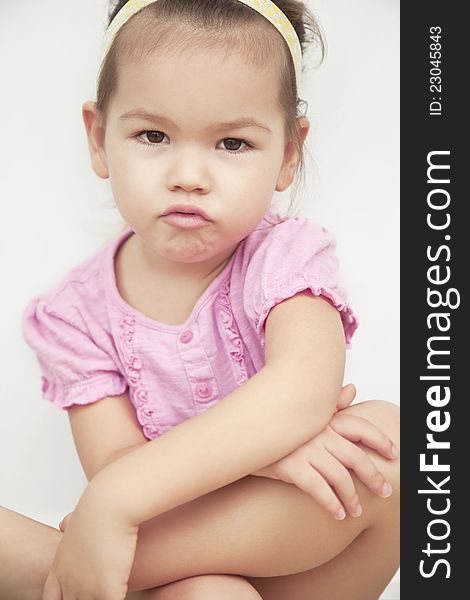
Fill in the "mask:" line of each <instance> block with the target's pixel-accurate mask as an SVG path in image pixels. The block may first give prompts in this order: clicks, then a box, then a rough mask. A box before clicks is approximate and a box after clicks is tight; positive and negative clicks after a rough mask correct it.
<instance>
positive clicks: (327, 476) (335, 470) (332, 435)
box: [252, 410, 397, 519]
mask: <svg viewBox="0 0 470 600" xmlns="http://www.w3.org/2000/svg"><path fill="white" fill-rule="evenodd" d="M354 442H361V443H362V444H364V445H365V446H368V447H369V448H372V449H374V450H376V451H377V452H379V453H380V454H382V455H383V456H384V457H385V458H388V459H393V458H396V457H397V450H396V448H395V446H394V445H393V443H392V441H391V440H390V439H389V438H388V437H387V436H386V435H385V434H384V433H383V432H382V431H380V429H379V428H378V427H376V426H375V425H374V424H373V423H371V422H370V421H367V420H366V419H363V418H362V417H356V416H354V415H347V414H344V413H343V414H342V413H341V410H340V411H338V412H337V413H336V414H335V415H334V416H333V418H332V420H331V421H330V423H329V424H328V426H327V427H326V428H325V429H324V430H323V431H322V432H321V433H319V434H318V435H317V436H316V437H314V438H313V439H312V440H309V441H308V442H306V443H305V444H303V445H302V446H300V447H299V448H297V449H296V450H294V451H293V452H291V453H290V454H288V455H287V456H285V457H284V458H281V459H280V460H278V461H276V462H275V463H273V464H272V465H269V466H267V467H264V468H262V469H260V470H259V471H256V472H255V473H252V475H255V476H259V477H269V478H271V479H279V480H281V481H284V482H286V483H291V484H294V485H296V486H297V487H298V488H299V489H301V490H302V491H304V492H306V493H307V494H310V495H311V496H312V497H313V498H314V499H315V500H316V501H317V502H318V503H319V504H320V505H321V506H323V507H324V508H326V510H327V511H328V512H329V513H331V515H332V516H334V517H335V518H336V519H343V518H344V517H345V516H346V513H345V509H346V510H347V512H349V514H350V515H351V516H355V517H358V516H360V514H361V513H362V508H361V505H360V502H359V498H358V496H357V493H356V489H355V486H354V481H353V479H352V477H351V473H350V472H349V471H348V469H351V470H352V471H354V472H355V474H356V475H357V477H358V478H359V479H360V480H361V481H362V482H363V483H364V484H365V485H366V486H367V487H368V488H369V489H370V490H371V492H373V493H375V494H377V495H379V496H381V497H383V498H386V497H388V496H389V495H390V494H391V486H390V484H388V483H387V482H386V481H385V479H384V477H383V475H382V474H381V473H380V472H379V470H378V469H377V467H376V466H375V465H374V463H373V462H372V460H371V459H370V458H369V456H368V455H367V454H366V452H364V451H363V450H362V449H361V448H360V447H359V446H357V445H356V444H355V443H354ZM387 486H389V487H387Z"/></svg>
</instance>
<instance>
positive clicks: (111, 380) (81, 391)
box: [41, 373, 127, 409]
mask: <svg viewBox="0 0 470 600" xmlns="http://www.w3.org/2000/svg"><path fill="white" fill-rule="evenodd" d="M126 388H127V384H126V382H125V381H124V379H123V377H121V375H117V374H114V373H107V374H106V375H103V376H98V377H95V378H93V379H86V380H84V381H79V382H78V383H75V384H73V385H68V386H66V385H62V384H61V383H57V382H52V381H49V379H47V377H45V376H44V375H43V376H41V391H42V397H43V398H44V399H45V400H49V401H50V402H52V404H54V405H55V406H57V407H58V408H63V409H67V408H70V407H71V406H72V405H74V404H78V405H85V404H90V403H91V402H96V401H98V400H101V398H106V397H107V396H118V395H120V394H123V393H124V392H125V391H126Z"/></svg>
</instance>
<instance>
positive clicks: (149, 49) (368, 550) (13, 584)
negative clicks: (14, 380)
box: [0, 0, 399, 600]
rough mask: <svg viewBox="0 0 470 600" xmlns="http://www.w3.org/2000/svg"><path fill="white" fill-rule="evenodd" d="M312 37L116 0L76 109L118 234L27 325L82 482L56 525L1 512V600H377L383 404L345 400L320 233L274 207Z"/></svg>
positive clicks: (386, 439)
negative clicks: (93, 77)
mask: <svg viewBox="0 0 470 600" xmlns="http://www.w3.org/2000/svg"><path fill="white" fill-rule="evenodd" d="M309 31H310V32H311V33H314V34H316V32H317V31H318V30H317V26H316V23H315V21H314V20H313V17H312V15H311V14H310V13H309V12H308V10H307V9H306V7H305V6H304V4H303V3H302V2H299V1H297V0H282V1H281V0H279V1H278V2H276V3H273V2H271V1H269V0H158V1H151V0H140V1H136V0H131V1H130V2H127V3H126V2H124V1H121V2H119V3H117V4H116V6H113V7H112V11H111V15H110V26H109V30H108V36H107V43H106V45H105V51H104V56H103V61H102V65H101V69H100V75H99V85H98V98H97V102H96V103H94V102H87V103H85V105H84V106H83V117H84V122H85V126H86V132H87V136H88V143H89V149H90V155H91V160H92V166H93V169H94V171H95V173H96V174H97V175H98V176H99V177H101V178H103V179H107V178H109V179H110V181H111V186H112V190H113V195H114V198H115V201H116V205H117V207H118V210H119V212H120V213H121V215H122V216H123V218H124V220H125V221H126V229H125V231H123V232H121V233H120V234H119V236H117V237H116V239H114V240H112V242H111V243H109V244H107V245H106V246H105V247H104V248H103V249H102V250H101V251H99V252H98V253H96V254H95V255H94V256H92V257H90V258H88V259H87V260H86V261H84V262H82V263H81V264H79V265H77V266H76V267H75V268H73V269H71V270H70V271H69V272H68V273H67V274H66V275H65V277H64V278H63V279H62V280H61V281H60V282H59V284H58V285H57V286H55V287H54V289H52V290H50V291H49V292H48V293H45V294H43V295H41V296H39V297H37V298H34V299H33V300H31V302H30V303H29V304H28V306H27V308H26V310H25V313H24V321H23V333H24V336H25V339H26V341H27V342H28V343H29V344H30V346H31V347H32V348H33V349H34V351H35V352H36V354H37V357H38V360H39V363H40V366H41V368H42V371H43V387H42V390H43V394H44V397H45V398H46V399H48V400H50V401H51V402H53V403H54V404H55V405H56V406H58V407H60V408H63V409H66V410H67V411H68V415H69V418H70V423H71V428H72V432H73V437H74V441H75V445H76V447H77V452H78V454H79V457H80V460H81V463H82V465H83V469H84V471H85V473H86V475H87V478H88V480H89V484H88V486H87V487H86V489H85V491H84V493H83V494H82V496H81V498H80V500H79V502H78V503H77V506H76V508H75V510H74V512H73V513H72V514H71V515H68V516H67V518H66V519H64V520H63V522H62V523H61V526H60V529H61V530H60V531H58V530H54V529H53V528H50V527H48V526H46V525H42V524H40V523H38V522H36V521H33V520H31V519H28V518H27V517H23V516H22V515H19V514H17V513H14V512H12V511H8V510H6V509H1V510H0V524H1V529H2V546H3V549H2V551H1V552H2V556H1V557H2V562H1V563H0V598H8V599H9V600H14V599H15V598H22V599H23V600H29V599H30V598H31V599H35V600H36V599H42V600H61V599H63V600H72V599H78V600H88V599H91V598H95V599H99V600H108V599H109V600H118V599H119V600H122V599H124V598H126V597H127V598H135V599H137V598H145V599H159V600H166V599H170V598H184V599H189V600H191V599H196V598H205V599H207V598H224V599H227V600H231V599H235V598H236V599H239V598H240V599H241V598H260V597H262V598H264V599H267V600H280V599H283V600H285V599H288V600H303V599H305V600H306V599H312V598H321V599H324V598H328V599H329V600H339V599H341V600H345V599H347V600H359V599H361V600H368V599H377V598H378V597H379V595H380V594H381V592H382V590H383V589H384V588H385V586H386V584H387V583H388V581H389V580H390V579H391V577H392V576H393V574H394V572H395V571H396V569H397V567H398V512H399V495H398V483H399V475H398V460H397V449H396V445H398V416H397V407H396V406H395V405H392V404H389V403H386V402H379V401H370V402H362V403H358V404H355V405H353V406H350V404H351V402H352V400H353V398H354V389H353V388H352V387H351V386H346V387H345V388H342V381H343V372H344V354H345V352H344V350H345V346H346V345H347V344H348V343H349V341H350V339H351V336H352V335H353V333H354V331H355V329H356V327H357V320H356V316H355V314H354V313H353V311H352V309H351V308H350V306H349V305H348V303H347V299H346V296H345V293H344V292H343V290H342V289H341V287H340V286H339V282H338V276H337V260H336V258H335V254H334V249H335V241H334V238H333V236H332V235H331V234H330V233H329V232H328V231H326V230H325V229H324V228H322V227H320V226H319V225H316V224H314V223H312V222H311V221H309V220H308V219H306V218H298V217H292V216H290V217H281V216H279V215H278V214H276V213H275V212H273V211H272V210H271V202H272V197H273V193H274V191H284V190H286V189H287V188H289V187H290V185H291V184H292V182H293V181H294V178H295V175H296V172H297V170H298V168H299V167H301V166H302V152H303V150H302V148H303V143H304V141H305V138H306V136H307V134H308V130H309V121H308V119H307V118H306V117H305V116H304V115H302V113H301V111H300V110H299V109H300V108H301V106H302V102H301V101H300V98H299V89H300V77H301V72H302V52H303V50H305V48H306V45H307V42H308V41H309V39H308V32H309ZM392 489H393V493H392ZM26 547H27V548H28V551H27V552H26V551H25V548H26ZM126 594H127V596H126Z"/></svg>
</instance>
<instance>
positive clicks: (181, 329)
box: [22, 211, 357, 440]
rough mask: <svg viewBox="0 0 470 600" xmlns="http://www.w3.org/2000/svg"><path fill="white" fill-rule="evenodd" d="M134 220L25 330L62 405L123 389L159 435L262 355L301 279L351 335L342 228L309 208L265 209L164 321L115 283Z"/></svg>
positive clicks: (46, 388)
mask: <svg viewBox="0 0 470 600" xmlns="http://www.w3.org/2000/svg"><path fill="white" fill-rule="evenodd" d="M132 233H133V231H132V230H131V229H127V230H126V231H125V232H124V233H122V234H121V235H120V236H119V237H118V238H117V239H115V240H113V241H112V242H110V243H109V244H107V245H105V246H104V247H103V248H102V249H101V250H100V251H99V252H97V253H95V254H94V255H93V256H91V257H90V258H88V259H87V260H85V261H83V262H82V263H80V264H79V265H77V266H76V267H74V268H72V269H71V270H70V271H69V272H68V273H67V274H66V275H65V276H64V277H63V278H62V279H61V280H60V281H59V283H58V284H57V285H56V286H55V287H54V288H53V289H52V290H50V291H49V292H47V293H44V294H41V295H40V296H37V297H35V298H33V299H32V300H31V301H30V302H29V303H28V305H27V307H26V309H25V312H24V315H23V321H22V327H23V336H24V338H25V340H26V342H27V343H28V344H29V346H30V347H31V348H32V349H33V350H34V351H35V353H36V355H37V358H38V361H39V365H40V368H41V370H42V375H43V376H42V395H43V397H44V398H45V399H46V400H49V401H51V402H52V403H53V404H55V405H56V406H57V407H59V408H63V409H67V408H68V407H70V406H71V405H73V404H89V403H91V402H96V401H98V400H100V399H102V398H105V397H106V396H115V395H119V394H122V393H124V392H125V391H126V390H127V389H128V391H129V397H130V399H131V401H132V404H133V405H134V407H135V410H136V414H137V418H138V421H139V423H140V425H141V427H142V431H143V433H144V434H145V436H146V437H147V438H148V439H150V440H152V439H154V438H156V437H158V436H159V435H162V434H163V433H164V432H165V431H167V430H169V429H171V428H172V427H174V426H175V425H177V424H178V423H181V422H182V421H184V420H186V419H189V418H191V417H193V416H196V415H198V414H200V413H202V412H204V411H205V410H207V409H208V408H209V407H211V406H213V405H214V404H215V403H217V402H218V401H219V400H221V399H222V398H224V397H225V396H227V395H228V394H229V393H230V392H232V391H233V390H234V389H236V388H237V387H238V386H241V385H243V383H244V382H245V381H247V380H248V379H249V378H250V377H252V376H253V375H254V374H255V373H256V372H257V371H259V370H260V369H261V368H262V367H263V365H264V323H265V320H266V317H267V315H268V313H269V310H270V309H271V308H272V307H273V306H275V305H276V304H277V303H278V302H281V301H282V300H284V299H286V298H289V297H291V296H293V295H294V294H296V293H297V292H300V291H302V290H306V289H309V290H311V291H312V293H313V294H315V295H320V294H321V295H322V296H324V297H326V298H328V299H329V300H330V301H331V302H332V303H333V304H334V305H335V306H336V307H337V309H338V310H339V311H340V314H341V319H342V322H343V326H344V332H345V339H346V343H347V345H348V346H349V340H350V338H351V336H352V334H353V333H354V331H355V329H356V327H357V318H356V315H355V314H354V313H353V311H352V310H351V308H350V307H349V305H348V303H347V298H346V295H345V292H344V291H343V290H342V289H341V288H340V287H339V286H338V264H337V259H336V256H335V253H334V249H335V245H336V243H335V239H334V237H333V236H332V234H331V233H329V232H328V231H327V230H325V229H324V228H322V227H320V226H318V225H316V224H314V223H312V222H311V221H310V220H308V219H307V218H302V217H295V218H289V219H283V218H282V217H280V216H279V215H277V214H274V213H272V212H271V211H268V212H267V213H266V215H265V217H264V218H263V220H262V221H261V222H260V224H259V225H258V226H257V228H256V229H255V230H254V231H253V232H252V233H250V235H248V236H247V237H246V238H245V239H244V240H242V241H241V242H240V244H239V245H238V247H237V249H236V251H235V253H234V254H233V256H232V258H231V259H230V261H229V263H227V265H226V266H225V268H224V270H223V271H221V272H220V273H219V275H218V276H217V277H216V278H215V279H214V280H213V281H212V282H211V283H210V284H209V286H208V287H207V288H206V290H205V291H204V292H203V294H202V295H201V296H200V297H199V299H198V301H197V302H196V305H195V306H194V309H193V311H192V313H191V315H190V316H189V317H188V319H187V320H186V321H185V322H184V323H182V324H180V325H169V324H165V323H160V322H158V321H155V320H153V319H151V318H150V317H148V316H146V315H145V314H143V313H141V312H139V311H138V310H136V309H135V308H133V307H132V306H130V305H129V304H127V303H126V302H125V301H124V299H123V298H122V296H121V295H120V294H119V291H118V288H117V285H116V279H115V270H114V256H115V254H116V251H117V250H118V248H119V246H120V245H121V244H122V242H124V241H125V240H126V239H127V238H128V237H129V236H130V235H132Z"/></svg>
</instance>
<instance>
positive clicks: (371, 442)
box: [330, 413, 398, 459]
mask: <svg viewBox="0 0 470 600" xmlns="http://www.w3.org/2000/svg"><path fill="white" fill-rule="evenodd" d="M330 427H331V428H332V429H333V430H334V431H336V433H338V434H339V435H341V436H343V437H345V438H347V439H348V440H350V441H351V442H361V443H362V444H364V445H365V446H368V447H369V448H372V449H373V450H376V451H377V452H379V453H380V454H382V455H383V456H384V457H385V458H389V459H394V458H397V456H398V449H397V447H396V446H395V444H394V443H393V441H392V440H391V439H390V438H389V437H387V436H386V435H385V433H383V431H381V430H380V429H379V428H378V427H377V426H376V425H374V424H373V423H371V422H370V421H368V420H367V419H364V418H363V417H357V416H356V415H348V414H344V413H340V414H336V415H335V416H334V417H333V419H332V420H331V422H330Z"/></svg>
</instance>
